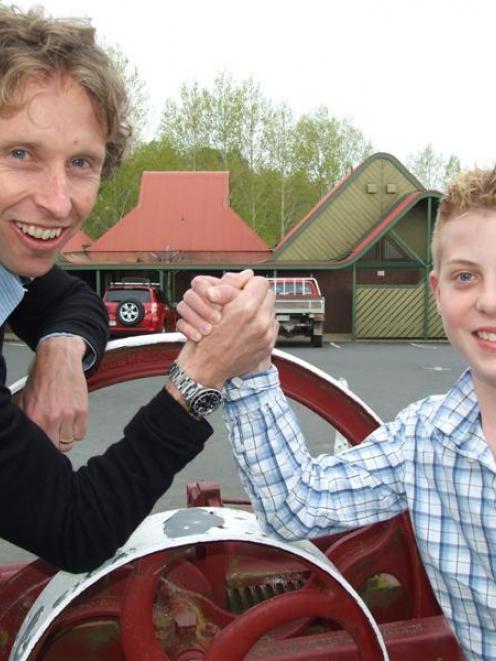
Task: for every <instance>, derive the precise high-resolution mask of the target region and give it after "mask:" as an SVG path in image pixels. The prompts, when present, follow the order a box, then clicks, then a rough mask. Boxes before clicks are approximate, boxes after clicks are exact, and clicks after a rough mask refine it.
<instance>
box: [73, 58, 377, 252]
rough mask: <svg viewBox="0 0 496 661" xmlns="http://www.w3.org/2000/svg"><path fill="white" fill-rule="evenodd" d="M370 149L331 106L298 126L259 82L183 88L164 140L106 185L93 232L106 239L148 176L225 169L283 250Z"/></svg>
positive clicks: (221, 81)
mask: <svg viewBox="0 0 496 661" xmlns="http://www.w3.org/2000/svg"><path fill="white" fill-rule="evenodd" d="M123 66H124V65H123ZM124 68H125V67H124ZM141 105H142V106H143V103H142V104H141ZM370 151H371V146H370V143H368V142H367V141H366V139H365V138H364V136H363V135H362V133H361V131H360V130H359V129H357V128H355V127H354V126H353V125H352V124H351V122H350V121H349V120H346V119H339V118H336V117H333V116H331V115H330V113H329V111H328V109H327V108H324V107H320V108H318V109H317V110H316V111H315V112H314V113H312V114H308V115H304V116H303V117H301V118H300V119H298V120H295V118H294V116H293V113H292V111H291V109H290V108H289V107H288V106H287V105H286V104H282V105H280V106H277V107H274V106H273V104H272V103H271V102H270V100H268V99H267V98H265V97H264V95H263V94H262V92H261V90H260V86H259V85H258V84H257V83H256V82H255V81H254V80H253V79H251V78H250V79H248V80H244V81H241V82H240V83H237V82H235V81H234V80H233V78H232V76H231V75H229V74H227V73H221V74H219V75H218V76H217V77H216V79H215V81H214V83H213V86H212V87H211V88H206V87H204V88H201V87H200V86H199V85H198V83H197V82H193V83H190V84H183V85H182V86H181V88H180V90H179V95H178V97H177V98H175V99H172V98H169V99H167V100H166V102H165V104H164V108H163V112H162V116H161V120H160V127H159V131H158V136H157V139H156V140H154V141H152V142H150V143H148V144H141V145H139V144H138V146H136V147H135V149H134V151H132V152H131V153H130V155H129V156H128V157H127V158H126V160H125V161H124V163H123V165H122V168H121V171H120V172H119V173H118V174H117V175H116V177H115V178H114V179H113V180H112V181H109V182H105V183H104V184H103V185H102V190H101V192H100V195H99V198H98V202H97V205H96V207H95V210H94V212H93V214H92V215H91V217H90V219H89V220H88V222H87V226H86V230H87V231H88V233H89V234H90V235H91V236H93V237H96V236H99V235H100V234H102V233H103V232H104V231H105V230H106V229H108V228H109V227H110V226H111V225H112V224H113V223H114V222H115V221H116V220H117V219H118V218H120V217H121V216H122V215H123V214H125V213H128V212H129V211H130V210H131V209H132V208H133V207H134V206H135V205H136V203H137V201H138V194H139V186H140V180H141V174H142V172H143V171H144V170H224V171H229V173H230V195H231V198H230V204H231V207H232V208H233V209H234V211H236V212H237V213H238V214H239V215H240V216H241V217H242V218H243V219H244V220H245V221H247V222H248V223H249V224H250V225H251V226H252V227H253V228H254V229H255V231H257V232H258V234H259V235H260V236H261V237H262V238H263V239H264V240H265V241H266V242H267V243H268V244H269V245H273V244H275V243H277V242H278V241H279V240H280V238H281V237H282V236H283V235H284V234H285V233H286V232H287V231H288V229H289V228H290V227H291V225H292V224H294V223H295V222H296V221H298V220H300V219H301V218H302V217H303V216H304V215H305V214H306V213H307V212H308V211H309V210H310V208H311V207H312V206H313V205H314V204H315V203H316V202H317V201H318V200H319V199H320V198H321V197H322V196H323V195H324V194H325V193H326V192H327V191H328V190H329V189H330V188H331V187H332V186H333V185H334V184H335V183H336V182H337V181H338V180H339V179H341V177H342V176H343V175H344V174H345V173H346V172H347V171H348V170H349V169H350V168H351V167H352V166H353V165H355V164H356V163H357V162H360V161H362V160H363V158H364V157H365V156H366V155H368V154H369V153H370Z"/></svg>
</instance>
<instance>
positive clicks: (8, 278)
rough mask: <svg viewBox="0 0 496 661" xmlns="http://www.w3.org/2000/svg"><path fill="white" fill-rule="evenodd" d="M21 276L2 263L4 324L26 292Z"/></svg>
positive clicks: (0, 288)
mask: <svg viewBox="0 0 496 661" xmlns="http://www.w3.org/2000/svg"><path fill="white" fill-rule="evenodd" d="M25 291H26V290H25V289H24V286H23V284H22V282H21V279H20V277H19V276H17V275H14V274H13V273H11V272H10V271H8V270H7V269H6V268H5V267H4V266H2V265H1V264H0V325H3V324H4V323H5V322H6V321H7V319H8V318H9V316H10V315H11V314H12V312H13V311H14V310H15V309H16V307H17V306H18V305H19V303H20V302H21V301H22V299H23V297H24V294H25Z"/></svg>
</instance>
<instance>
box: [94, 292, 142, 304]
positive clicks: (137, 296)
mask: <svg viewBox="0 0 496 661" xmlns="http://www.w3.org/2000/svg"><path fill="white" fill-rule="evenodd" d="M105 300H106V301H107V302H110V303H121V302H122V301H127V300H133V301H140V302H141V303H148V302H149V301H150V292H149V291H148V290H147V289H109V290H108V291H107V293H106V294H105Z"/></svg>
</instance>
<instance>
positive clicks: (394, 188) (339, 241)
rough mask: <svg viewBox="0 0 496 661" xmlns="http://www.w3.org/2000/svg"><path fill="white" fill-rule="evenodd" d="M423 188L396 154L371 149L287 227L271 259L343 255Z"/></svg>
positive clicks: (337, 257) (320, 258)
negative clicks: (299, 219) (409, 196)
mask: <svg viewBox="0 0 496 661" xmlns="http://www.w3.org/2000/svg"><path fill="white" fill-rule="evenodd" d="M371 190H375V192H371ZM388 191H389V192H388ZM421 192H426V189H425V188H424V186H422V184H421V183H420V182H419V181H418V179H416V178H415V177H414V176H413V174H412V173H411V172H409V171H408V170H407V169H406V168H405V166H404V165H402V163H400V161H398V159H397V158H395V157H394V156H392V155H391V154H385V153H377V154H373V155H372V156H370V157H369V158H367V159H366V160H365V161H363V163H361V164H360V165H359V166H358V167H357V168H356V169H355V170H353V171H352V172H350V173H349V174H348V175H347V176H346V177H345V178H344V179H343V180H342V181H341V182H340V183H339V184H337V186H335V187H334V188H333V189H332V190H331V191H330V192H329V193H328V194H327V195H326V196H325V197H324V198H322V200H320V202H318V204H316V205H315V207H314V208H313V209H312V210H311V211H310V212H309V213H308V214H307V216H305V218H303V219H302V220H301V221H300V222H299V223H297V225H295V227H293V228H292V229H291V230H290V231H289V232H288V234H287V235H286V236H285V237H284V238H283V239H282V240H281V241H280V243H279V244H278V245H277V246H276V247H275V249H274V256H273V261H274V262H280V261H281V262H287V261H296V262H300V261H334V260H343V259H345V258H346V256H347V255H349V254H350V253H351V252H354V250H355V248H356V247H357V246H358V245H359V244H360V243H362V242H363V241H364V240H365V239H366V237H367V236H368V235H369V234H370V233H371V232H373V231H374V229H375V228H376V227H377V225H378V224H379V223H380V221H381V220H382V219H384V218H385V217H387V216H388V215H389V214H390V213H391V212H392V211H393V210H394V209H395V207H397V206H398V205H400V203H401V202H402V201H404V200H405V198H406V196H408V195H411V194H413V193H421Z"/></svg>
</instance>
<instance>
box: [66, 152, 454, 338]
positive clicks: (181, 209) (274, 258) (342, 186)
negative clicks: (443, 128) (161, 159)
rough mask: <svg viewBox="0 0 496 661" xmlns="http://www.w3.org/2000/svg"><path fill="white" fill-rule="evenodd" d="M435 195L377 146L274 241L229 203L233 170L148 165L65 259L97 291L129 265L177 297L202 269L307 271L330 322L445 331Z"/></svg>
mask: <svg viewBox="0 0 496 661" xmlns="http://www.w3.org/2000/svg"><path fill="white" fill-rule="evenodd" d="M439 197H440V194H439V192H437V191H429V190H426V189H425V187H424V186H423V185H422V184H421V183H420V182H419V181H418V180H417V179H416V178H415V177H414V176H413V175H412V173H411V172H409V171H408V170H407V169H406V168H405V167H404V166H403V165H402V164H401V163H400V162H399V161H398V160H397V159H396V158H395V157H394V156H391V155H390V154H384V153H377V154H373V155H372V156H370V157H369V158H367V159H366V160H365V161H363V163H361V164H360V165H359V166H358V167H356V168H355V169H353V170H352V171H351V172H350V173H349V174H348V175H347V176H346V177H345V178H344V179H343V180H342V181H340V182H339V183H338V184H337V185H336V186H335V187H334V188H333V189H332V190H331V191H330V192H329V193H328V194H326V195H325V196H324V197H323V198H322V199H321V200H320V201H319V202H318V203H317V204H316V205H315V206H314V207H313V208H312V209H311V210H310V211H309V212H308V214H306V215H305V217H304V218H302V219H301V221H300V222H298V223H296V224H295V225H294V226H293V227H292V228H291V229H290V230H289V232H288V233H287V234H286V236H285V237H283V239H282V240H281V241H280V242H279V243H278V245H277V246H275V248H274V249H273V250H271V249H270V248H269V247H268V246H267V244H266V243H265V242H264V241H263V240H262V239H261V238H260V237H259V236H258V235H257V234H256V233H255V232H254V231H253V230H252V229H251V227H250V226H249V225H248V224H247V223H246V222H245V221H244V220H243V219H242V218H240V217H239V216H238V215H237V214H236V213H235V212H234V211H233V210H232V209H231V208H230V206H229V173H228V172H145V173H144V174H143V178H142V182H141V190H140V196H139V201H138V204H137V206H136V207H135V208H134V209H132V211H131V212H130V213H128V214H127V215H126V216H124V217H123V218H121V219H120V220H119V221H118V222H117V223H116V224H115V225H114V226H113V227H112V228H111V229H109V230H108V231H107V232H106V233H105V234H104V235H103V236H101V237H100V238H99V239H97V240H95V241H94V242H93V243H91V245H90V246H88V245H87V244H85V243H83V242H82V241H80V242H79V244H78V243H77V242H76V241H75V239H76V237H74V242H73V243H72V242H70V243H69V244H68V245H67V246H66V248H65V250H64V253H63V262H64V266H65V268H68V269H70V270H76V271H78V273H79V274H80V275H82V276H83V277H85V279H87V280H89V281H91V277H88V276H89V275H90V272H91V273H93V274H94V276H95V280H94V281H93V282H92V284H93V285H94V286H95V288H96V289H97V291H103V289H104V287H105V285H106V284H107V283H108V282H109V281H110V279H115V277H117V278H119V277H122V274H126V273H127V274H129V273H130V272H132V273H134V274H136V271H139V272H143V273H146V274H147V275H149V274H150V273H152V274H156V275H154V277H155V278H157V277H158V279H159V280H160V283H161V284H162V286H163V287H164V289H165V290H166V291H167V293H168V295H169V297H170V298H171V299H173V300H175V301H177V300H179V299H180V297H181V295H182V293H183V292H184V291H185V289H186V288H187V287H188V284H189V281H190V279H191V278H192V277H193V276H194V275H196V274H197V273H204V272H206V271H209V272H214V273H216V274H219V275H220V274H222V272H223V271H225V270H232V269H236V270H237V269H242V268H246V267H251V268H253V269H255V270H256V271H257V272H258V273H260V274H262V275H272V276H273V275H276V274H278V275H285V276H295V277H297V276H300V277H301V275H303V274H309V275H313V276H315V277H316V278H317V279H318V280H319V283H320V285H321V289H322V291H323V293H324V295H325V297H326V309H327V313H326V331H327V332H333V333H344V334H348V335H352V336H353V337H367V338H371V337H383V338H384V337H409V338H412V337H415V338H426V337H442V336H443V335H444V331H443V329H442V325H441V323H440V320H439V317H438V315H437V313H436V308H435V304H434V301H433V299H432V297H431V296H430V293H429V285H428V273H429V270H430V269H431V255H430V237H431V233H432V226H433V223H434V217H435V211H436V208H437V203H438V200H439Z"/></svg>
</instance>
